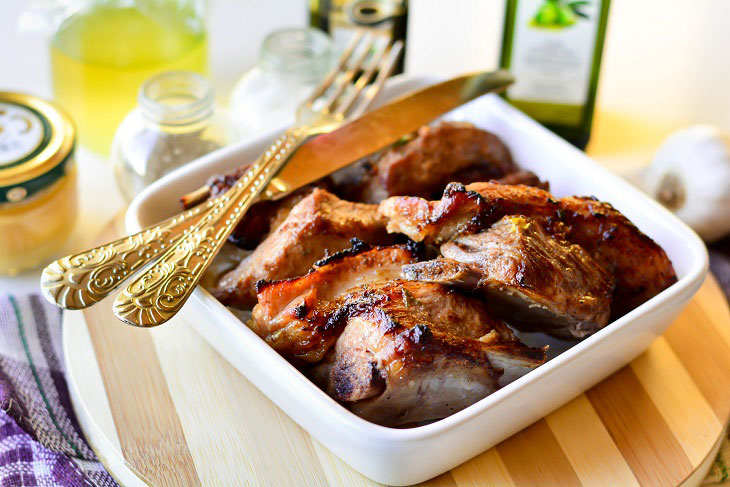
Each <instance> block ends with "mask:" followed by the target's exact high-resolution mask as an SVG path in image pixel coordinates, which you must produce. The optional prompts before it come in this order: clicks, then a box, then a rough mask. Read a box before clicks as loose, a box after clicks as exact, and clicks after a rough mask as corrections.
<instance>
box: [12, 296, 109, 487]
mask: <svg viewBox="0 0 730 487" xmlns="http://www.w3.org/2000/svg"><path fill="white" fill-rule="evenodd" d="M116 485H117V484H116V482H115V481H114V480H113V479H112V478H111V476H110V475H109V474H108V473H107V472H106V470H104V467H103V466H102V465H101V463H99V460H98V459H97V458H96V456H95V455H94V452H93V451H92V450H91V448H90V447H89V445H88V444H87V443H86V440H85V439H84V436H83V435H82V433H81V430H80V428H79V425H78V422H77V421H76V417H75V416H74V414H73V410H72V409H71V402H70V399H69V394H68V388H67V387H66V381H65V379H64V368H63V360H62V351H61V313H60V310H59V309H58V308H56V307H55V306H52V305H50V304H48V303H46V301H45V300H44V299H43V298H42V297H40V296H37V295H31V296H22V297H13V296H7V295H6V296H0V487H26V486H27V487H51V486H54V487H55V486H59V487H107V486H108V487H113V486H116Z"/></svg>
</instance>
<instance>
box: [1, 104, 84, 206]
mask: <svg viewBox="0 0 730 487" xmlns="http://www.w3.org/2000/svg"><path fill="white" fill-rule="evenodd" d="M75 141H76V131H75V129H74V126H73V123H72V122H71V119H70V118H69V117H68V116H67V115H66V114H65V113H63V112H62V111H61V109H60V108H58V107H57V106H55V105H54V104H52V103H50V102H48V101H46V100H43V99H41V98H38V97H35V96H32V95H26V94H22V93H11V92H7V91H0V203H17V202H19V201H22V200H24V199H25V198H27V197H29V196H31V195H32V194H33V193H36V192H38V191H40V190H42V189H43V188H46V187H48V186H49V185H51V184H53V183H54V182H55V181H57V180H58V179H59V178H61V177H63V175H64V174H65V169H66V167H65V166H66V163H67V161H69V160H70V159H71V157H70V156H71V154H72V153H73V150H74V145H75Z"/></svg>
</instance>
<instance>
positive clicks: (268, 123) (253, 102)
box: [230, 28, 333, 137]
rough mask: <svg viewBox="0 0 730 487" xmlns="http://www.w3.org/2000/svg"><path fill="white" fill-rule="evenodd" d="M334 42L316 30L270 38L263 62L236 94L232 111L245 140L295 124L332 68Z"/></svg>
mask: <svg viewBox="0 0 730 487" xmlns="http://www.w3.org/2000/svg"><path fill="white" fill-rule="evenodd" d="M332 62H333V56H332V40H331V39H330V37H329V36H327V34H325V33H324V32H322V31H320V30H317V29H312V28H302V29H299V28H296V29H283V30H279V31H276V32H273V33H272V34H269V35H268V36H267V37H266V39H264V42H263V44H262V46H261V53H260V55H259V61H258V64H257V65H256V66H255V67H254V68H253V69H251V70H250V71H248V72H247V73H245V74H244V75H243V76H242V77H241V79H240V80H239V81H238V83H237V84H236V86H235V87H234V89H233V92H232V93H231V106H230V113H231V118H232V119H233V122H234V123H235V124H236V126H237V127H238V130H239V133H240V134H241V136H243V137H251V136H254V135H256V134H259V133H261V132H265V131H268V130H272V129H273V128H276V127H280V126H281V125H283V124H291V123H293V122H294V115H295V110H296V108H297V107H298V106H299V104H300V103H301V102H302V101H303V100H305V99H306V98H307V97H308V96H309V95H310V94H311V92H312V90H314V88H315V87H316V86H317V83H318V82H319V81H320V80H321V79H322V78H323V77H324V76H325V75H326V74H327V71H329V69H330V68H331V67H332Z"/></svg>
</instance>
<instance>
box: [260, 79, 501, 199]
mask: <svg viewBox="0 0 730 487" xmlns="http://www.w3.org/2000/svg"><path fill="white" fill-rule="evenodd" d="M513 82H514V78H513V77H512V75H511V74H509V73H508V72H507V71H504V70H498V71H492V72H487V71H481V72H477V73H473V74H468V75H464V76H459V77H457V78H453V79H450V80H447V81H444V82H441V83H438V84H435V85H431V86H428V87H426V88H422V89H420V90H417V91H415V92H411V93H409V94H406V95H404V96H401V97H400V98H397V99H395V100H393V101H391V102H389V103H387V104H385V105H384V106H381V107H380V108H377V109H375V110H372V111H370V112H368V113H366V114H365V115H363V116H361V117H360V118H358V119H356V120H353V121H351V122H349V123H347V124H345V125H343V126H342V127H340V128H338V129H337V130H334V131H332V132H329V133H326V134H322V135H318V136H316V137H314V138H312V139H310V140H308V141H307V142H305V143H304V144H303V145H302V146H301V147H300V148H299V149H298V150H297V151H296V152H295V153H294V155H293V156H292V158H291V159H290V160H289V163H288V164H287V165H286V166H285V167H284V168H283V169H282V171H281V172H280V173H279V174H278V175H277V177H276V178H275V179H274V180H273V181H272V182H271V183H270V184H269V187H268V188H267V192H266V196H267V197H269V198H277V197H280V196H282V195H284V194H286V193H289V192H291V191H293V190H295V189H297V188H300V187H302V186H305V185H307V184H309V183H311V182H314V181H317V180H318V179H321V178H323V177H325V176H327V175H329V174H331V173H333V172H335V171H336V170H338V169H342V168H343V167H345V166H347V165H349V164H351V163H353V162H355V161H358V160H360V159H362V158H363V157H366V156H369V155H371V154H373V153H375V152H377V151H379V150H381V149H384V148H386V147H388V146H390V145H392V144H394V143H395V142H397V141H398V140H399V139H400V138H401V137H403V136H404V135H406V134H409V133H411V132H414V131H415V130H417V129H418V128H420V127H421V126H422V125H424V124H427V123H429V122H432V121H433V120H434V119H436V118H437V117H439V116H440V115H443V114H444V113H446V112H449V111H451V110H453V109H454V108H457V107H459V106H461V105H463V104H465V103H467V102H469V101H471V100H473V99H475V98H477V97H479V96H482V95H484V94H486V93H491V92H499V91H502V90H504V89H505V88H507V87H508V86H509V85H510V84H512V83H513Z"/></svg>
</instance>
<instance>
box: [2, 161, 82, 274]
mask: <svg viewBox="0 0 730 487" xmlns="http://www.w3.org/2000/svg"><path fill="white" fill-rule="evenodd" d="M70 164H71V163H70ZM76 184H77V176H76V166H74V165H71V166H69V168H68V169H67V170H66V174H65V175H64V176H63V177H62V178H61V179H59V180H58V181H56V182H55V183H53V184H52V185H51V186H49V187H48V188H45V189H43V190H42V191H40V192H39V193H37V194H35V195H33V196H31V197H29V198H28V199H27V200H25V201H21V202H19V203H2V204H0V235H2V238H0V274H5V275H11V276H12V275H15V274H18V273H19V272H21V271H24V270H26V269H32V268H34V267H38V266H40V265H42V264H47V263H48V261H49V260H50V258H51V257H53V256H55V255H56V254H57V253H58V252H59V251H60V250H61V249H62V246H63V244H64V243H65V242H66V239H67V238H68V236H69V234H70V233H71V230H72V229H73V226H74V222H75V221H76V212H77V189H76Z"/></svg>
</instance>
